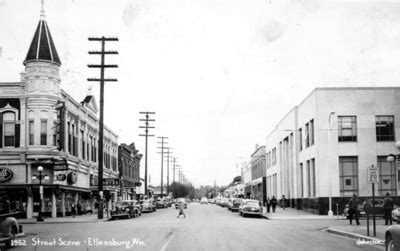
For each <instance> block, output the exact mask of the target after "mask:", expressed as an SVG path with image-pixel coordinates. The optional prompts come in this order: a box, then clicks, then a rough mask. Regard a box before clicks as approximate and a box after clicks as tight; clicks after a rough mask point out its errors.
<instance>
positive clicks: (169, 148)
mask: <svg viewBox="0 0 400 251" xmlns="http://www.w3.org/2000/svg"><path fill="white" fill-rule="evenodd" d="M166 148H167V150H168V151H167V195H168V194H169V157H170V155H169V154H171V153H173V152H170V151H169V150H171V149H172V147H166Z"/></svg>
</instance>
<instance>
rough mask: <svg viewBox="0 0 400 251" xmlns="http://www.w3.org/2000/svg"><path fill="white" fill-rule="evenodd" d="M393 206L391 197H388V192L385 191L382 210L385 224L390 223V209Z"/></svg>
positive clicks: (391, 209)
mask: <svg viewBox="0 0 400 251" xmlns="http://www.w3.org/2000/svg"><path fill="white" fill-rule="evenodd" d="M393 207H394V202H393V199H392V198H391V197H390V193H386V197H385V199H384V200H383V212H384V215H385V225H387V224H388V223H389V222H390V225H392V211H393Z"/></svg>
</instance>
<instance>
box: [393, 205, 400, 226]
mask: <svg viewBox="0 0 400 251" xmlns="http://www.w3.org/2000/svg"><path fill="white" fill-rule="evenodd" d="M392 219H393V221H394V222H397V223H399V224H400V208H395V209H393V211H392Z"/></svg>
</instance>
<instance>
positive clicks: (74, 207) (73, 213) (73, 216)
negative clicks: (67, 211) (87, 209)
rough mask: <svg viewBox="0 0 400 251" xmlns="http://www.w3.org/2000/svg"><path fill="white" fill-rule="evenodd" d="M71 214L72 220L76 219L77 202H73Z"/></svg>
mask: <svg viewBox="0 0 400 251" xmlns="http://www.w3.org/2000/svg"><path fill="white" fill-rule="evenodd" d="M71 213H72V218H75V216H76V205H75V202H72V205H71Z"/></svg>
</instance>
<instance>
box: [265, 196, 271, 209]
mask: <svg viewBox="0 0 400 251" xmlns="http://www.w3.org/2000/svg"><path fill="white" fill-rule="evenodd" d="M266 203H267V213H269V212H270V211H271V199H270V198H269V197H267V201H266Z"/></svg>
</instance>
